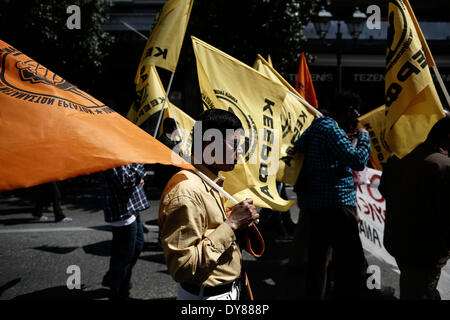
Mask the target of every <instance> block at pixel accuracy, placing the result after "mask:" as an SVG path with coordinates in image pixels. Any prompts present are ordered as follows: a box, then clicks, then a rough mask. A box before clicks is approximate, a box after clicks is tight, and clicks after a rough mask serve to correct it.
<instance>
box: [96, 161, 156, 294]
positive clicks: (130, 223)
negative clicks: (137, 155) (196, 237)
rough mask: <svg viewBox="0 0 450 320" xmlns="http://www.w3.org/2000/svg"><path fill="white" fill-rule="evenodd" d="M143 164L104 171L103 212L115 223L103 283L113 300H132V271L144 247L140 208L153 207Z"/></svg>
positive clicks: (110, 221) (106, 219)
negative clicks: (147, 191)
mask: <svg viewBox="0 0 450 320" xmlns="http://www.w3.org/2000/svg"><path fill="white" fill-rule="evenodd" d="M144 176H145V169H144V165H143V164H138V163H132V164H127V165H124V166H121V167H118V168H114V169H110V170H107V171H105V172H103V173H102V179H103V211H104V214H105V221H106V222H109V223H110V224H111V226H112V234H113V238H112V245H111V260H110V266H109V271H108V272H107V273H106V275H105V276H104V278H103V282H102V285H104V286H107V287H110V289H111V292H110V299H111V300H124V299H129V289H130V279H131V271H132V269H133V267H134V265H135V264H136V261H137V259H138V258H139V255H140V253H141V251H142V249H143V247H144V232H143V227H142V223H141V219H140V217H139V211H142V210H145V209H147V208H148V207H149V203H148V200H147V197H146V195H145V192H144Z"/></svg>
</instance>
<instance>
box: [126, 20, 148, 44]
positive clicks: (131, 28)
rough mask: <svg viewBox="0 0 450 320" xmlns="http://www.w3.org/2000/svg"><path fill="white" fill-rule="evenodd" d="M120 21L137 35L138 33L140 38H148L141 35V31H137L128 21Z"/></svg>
mask: <svg viewBox="0 0 450 320" xmlns="http://www.w3.org/2000/svg"><path fill="white" fill-rule="evenodd" d="M120 22H121V23H122V24H123V25H124V26H125V27H127V28H128V29H130V30H131V31H134V32H136V33H137V34H138V35H140V36H141V37H142V38H144V39H145V40H148V37H147V36H145V35H143V34H142V33H140V32H139V31H137V30H136V29H135V28H133V27H132V26H130V25H129V24H128V23H126V22H125V21H122V20H120Z"/></svg>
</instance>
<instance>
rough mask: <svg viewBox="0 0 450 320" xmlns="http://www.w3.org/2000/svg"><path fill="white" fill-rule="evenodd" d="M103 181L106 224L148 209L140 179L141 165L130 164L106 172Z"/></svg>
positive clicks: (142, 168) (142, 167)
mask: <svg viewBox="0 0 450 320" xmlns="http://www.w3.org/2000/svg"><path fill="white" fill-rule="evenodd" d="M101 176H102V179H103V211H104V213H105V221H106V222H117V221H123V220H126V219H128V218H130V217H131V216H132V215H133V214H134V213H137V212H139V211H141V210H144V209H147V208H148V207H149V204H148V200H147V197H146V195H145V192H144V187H143V186H142V185H141V183H140V182H141V179H143V178H144V176H145V169H144V165H143V164H138V163H131V164H127V165H124V166H121V167H117V168H114V169H110V170H107V171H105V172H102V174H101Z"/></svg>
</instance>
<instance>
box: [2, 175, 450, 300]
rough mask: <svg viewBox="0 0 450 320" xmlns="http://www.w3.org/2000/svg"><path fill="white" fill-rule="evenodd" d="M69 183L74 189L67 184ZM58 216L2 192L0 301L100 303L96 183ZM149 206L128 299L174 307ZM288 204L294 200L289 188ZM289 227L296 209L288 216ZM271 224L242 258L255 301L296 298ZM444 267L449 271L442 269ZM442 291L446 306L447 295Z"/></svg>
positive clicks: (21, 194) (102, 267)
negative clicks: (37, 215) (36, 215)
mask: <svg viewBox="0 0 450 320" xmlns="http://www.w3.org/2000/svg"><path fill="white" fill-rule="evenodd" d="M72 184H73V183H72ZM61 191H62V195H63V207H64V213H65V214H66V215H67V216H69V217H71V218H73V221H72V222H70V223H61V222H60V223H55V222H54V217H53V213H52V212H51V211H47V212H46V213H45V214H46V215H47V216H48V217H49V220H48V221H45V222H40V221H35V220H33V219H32V217H31V211H32V209H33V199H32V197H31V190H19V191H12V192H3V193H0V300H11V299H12V300H105V299H107V294H108V291H107V288H105V287H103V286H102V285H101V281H102V277H103V275H104V273H105V272H106V270H107V269H108V264H109V252H110V240H111V237H112V235H111V229H110V226H109V225H108V224H107V223H105V222H104V220H103V212H102V210H101V203H100V198H99V194H100V193H99V189H98V187H97V184H96V183H90V184H88V185H87V186H85V185H79V184H78V185H77V186H75V187H72V186H71V184H70V183H68V184H66V185H63V187H62V188H61ZM147 193H148V194H149V195H150V198H151V201H150V202H151V206H150V208H149V209H148V210H146V211H144V212H142V213H141V219H142V221H144V222H146V223H147V225H148V232H147V233H146V234H145V247H144V251H143V252H142V254H141V256H140V258H139V260H138V262H137V264H136V266H135V267H134V269H133V276H132V289H131V297H132V298H135V299H139V300H173V299H175V297H176V283H175V282H174V281H173V280H172V278H171V277H170V275H169V274H168V272H167V268H166V265H165V261H164V255H163V252H162V250H161V248H160V247H159V245H158V241H157V237H158V227H157V209H158V197H159V194H158V192H157V191H156V190H152V189H151V188H150V189H147ZM288 197H289V198H290V199H294V200H295V194H294V193H293V192H292V190H291V189H288ZM290 212H291V217H292V220H293V221H294V222H296V221H297V219H298V208H297V207H296V206H294V207H293V208H292V209H291V210H290ZM269 227H270V225H269V226H267V225H265V226H264V225H260V230H261V232H262V234H263V236H264V238H265V241H266V251H265V253H264V255H263V257H261V258H258V259H257V258H255V257H253V256H251V255H249V254H248V253H246V252H244V267H245V269H246V270H247V274H248V276H249V280H250V283H251V287H252V291H253V295H254V297H255V299H256V300H288V299H302V296H301V294H300V293H299V292H301V288H302V286H301V283H299V282H298V272H297V271H298V270H296V269H295V268H294V269H293V268H290V264H289V257H290V254H291V253H292V245H293V243H292V241H291V240H284V241H274V240H273V239H272V237H271V230H270V228H269ZM366 255H367V260H368V262H369V264H376V265H377V266H379V267H380V269H381V275H382V277H381V284H382V286H390V287H393V288H394V289H395V297H396V298H398V293H399V289H398V278H399V276H398V274H397V273H395V272H393V271H392V269H391V267H390V266H389V265H387V264H385V263H383V262H382V261H379V260H377V259H376V258H375V257H373V256H371V255H370V254H369V253H366ZM70 266H77V267H79V270H80V276H81V289H80V290H77V289H73V290H70V289H69V288H68V287H67V281H68V278H69V277H70V276H71V275H72V272H71V271H70V270H69V272H68V268H69V267H70ZM447 267H448V265H447ZM444 289H445V290H441V294H442V298H443V299H447V300H448V299H450V292H449V291H450V290H449V288H444Z"/></svg>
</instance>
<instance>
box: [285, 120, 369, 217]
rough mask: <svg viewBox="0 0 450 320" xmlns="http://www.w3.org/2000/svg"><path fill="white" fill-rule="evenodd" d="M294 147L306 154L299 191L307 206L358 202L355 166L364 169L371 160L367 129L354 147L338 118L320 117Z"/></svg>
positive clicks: (348, 204)
mask: <svg viewBox="0 0 450 320" xmlns="http://www.w3.org/2000/svg"><path fill="white" fill-rule="evenodd" d="M294 148H295V151H297V152H300V153H304V154H305V160H304V163H303V169H302V171H301V172H300V176H299V178H298V180H297V183H296V185H295V190H296V191H297V192H299V193H300V194H301V198H302V201H303V203H304V205H305V206H306V207H307V208H315V209H317V208H323V207H329V206H333V205H346V206H355V205H356V187H355V183H354V181H353V173H352V169H353V170H355V171H361V170H363V169H364V167H365V165H366V163H367V161H368V159H369V155H370V142H369V135H368V134H367V133H366V132H361V133H359V134H358V144H357V145H356V147H353V146H352V144H351V141H350V139H349V138H348V137H347V135H346V133H345V132H344V130H342V129H341V128H339V126H338V124H337V123H336V121H335V120H333V119H332V118H329V117H321V118H316V119H314V121H313V123H312V124H311V126H309V127H308V129H306V130H305V132H304V133H303V134H302V136H301V137H300V138H299V139H298V140H297V141H296V142H295V145H294Z"/></svg>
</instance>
